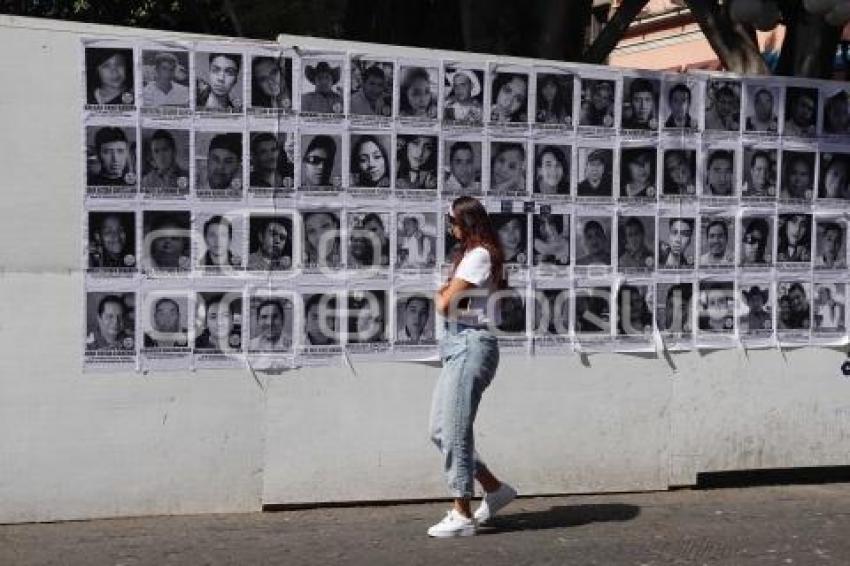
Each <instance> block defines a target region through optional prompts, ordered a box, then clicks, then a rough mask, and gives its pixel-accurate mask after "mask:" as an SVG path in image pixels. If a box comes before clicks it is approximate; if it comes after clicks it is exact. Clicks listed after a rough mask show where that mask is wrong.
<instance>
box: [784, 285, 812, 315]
mask: <svg viewBox="0 0 850 566" xmlns="http://www.w3.org/2000/svg"><path fill="white" fill-rule="evenodd" d="M788 299H789V301H790V306H791V312H793V313H802V312H805V310H806V307H807V306H808V303H807V302H806V294H805V293H804V292H803V291H802V290H801V289H800V288H798V287H794V288H793V289H791V290H790V291H789V292H788Z"/></svg>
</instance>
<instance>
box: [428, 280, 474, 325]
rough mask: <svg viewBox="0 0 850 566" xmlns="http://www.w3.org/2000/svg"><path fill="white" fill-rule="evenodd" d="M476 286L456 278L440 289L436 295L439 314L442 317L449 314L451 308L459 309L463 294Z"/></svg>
mask: <svg viewBox="0 0 850 566" xmlns="http://www.w3.org/2000/svg"><path fill="white" fill-rule="evenodd" d="M474 288H475V285H473V284H472V283H470V282H469V281H465V280H463V279H458V278H457V277H454V278H452V279H450V280H449V281H448V282H446V283H445V284H443V286H442V287H440V290H439V291H437V293H436V294H435V295H434V304H435V305H436V306H437V312H438V313H440V314H441V315H442V316H447V315H448V314H449V307H453V308H455V309H456V308H457V306H458V303H459V300H460V299H462V298H463V294H464V292H465V291H467V290H468V289H474Z"/></svg>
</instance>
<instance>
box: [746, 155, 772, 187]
mask: <svg viewBox="0 0 850 566" xmlns="http://www.w3.org/2000/svg"><path fill="white" fill-rule="evenodd" d="M769 172H770V161H768V160H767V158H765V157H761V156H759V157H756V158H755V160H753V163H752V165H751V166H750V180H751V181H752V183H753V188H754V189H764V188H765V187H766V186H767V180H768V179H767V176H768V173H769Z"/></svg>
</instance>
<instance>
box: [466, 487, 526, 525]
mask: <svg viewBox="0 0 850 566" xmlns="http://www.w3.org/2000/svg"><path fill="white" fill-rule="evenodd" d="M514 499H516V490H515V489H514V488H512V487H511V486H509V485H508V484H506V483H504V482H502V485H501V486H500V487H499V489H497V490H496V491H492V492H490V493H485V494H484V497H483V498H482V499H481V505H479V506H478V509H476V510H475V520H476V521H478V524H479V525H483V524H484V523H486V522H487V521H489V520H490V519H491V518H492V517H493V516H494V515H495V514H496V513H498V512H499V510H500V509H502V508H504V506H505V505H507V504H508V503H510V502H511V501H513V500H514Z"/></svg>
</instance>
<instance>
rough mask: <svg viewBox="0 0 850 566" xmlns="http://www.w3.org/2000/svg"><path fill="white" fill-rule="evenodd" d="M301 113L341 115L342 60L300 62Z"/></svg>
mask: <svg viewBox="0 0 850 566" xmlns="http://www.w3.org/2000/svg"><path fill="white" fill-rule="evenodd" d="M301 69H302V76H301V112H302V113H306V114H331V115H334V114H336V115H342V113H343V112H344V111H345V107H344V105H343V94H342V92H343V91H342V88H343V86H342V80H341V79H342V60H341V59H313V58H303V59H302V60H301Z"/></svg>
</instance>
